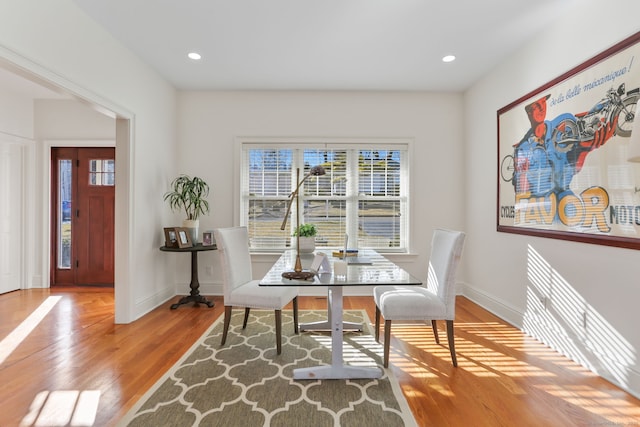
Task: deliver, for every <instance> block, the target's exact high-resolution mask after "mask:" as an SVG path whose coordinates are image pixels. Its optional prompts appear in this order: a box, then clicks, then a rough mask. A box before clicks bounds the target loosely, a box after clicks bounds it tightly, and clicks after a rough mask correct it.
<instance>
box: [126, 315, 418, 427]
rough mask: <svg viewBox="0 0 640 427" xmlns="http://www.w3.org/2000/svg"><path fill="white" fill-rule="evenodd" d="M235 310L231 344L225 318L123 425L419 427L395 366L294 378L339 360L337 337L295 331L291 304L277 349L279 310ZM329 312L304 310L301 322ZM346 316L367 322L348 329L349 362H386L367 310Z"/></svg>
mask: <svg viewBox="0 0 640 427" xmlns="http://www.w3.org/2000/svg"><path fill="white" fill-rule="evenodd" d="M243 314H244V310H242V309H236V310H234V315H233V318H232V320H231V327H230V328H229V335H228V336H227V343H226V344H225V346H224V347H222V348H221V347H220V337H221V334H222V318H223V316H220V318H219V319H218V320H216V322H215V323H214V324H213V325H212V327H211V328H210V329H209V331H207V332H206V333H205V334H204V335H203V336H202V337H201V338H200V339H199V341H198V342H197V343H196V344H194V346H193V347H192V348H191V349H190V350H189V351H188V352H187V353H186V354H185V355H184V356H183V357H182V359H181V360H180V361H178V363H176V365H174V366H173V367H172V368H171V369H170V370H169V372H167V373H166V374H165V375H164V377H163V378H161V379H160V380H159V381H158V382H157V383H156V384H155V385H154V386H153V387H152V388H151V390H149V391H148V392H147V393H146V394H145V395H144V396H143V397H142V398H141V399H140V401H139V402H137V403H136V405H135V406H134V407H133V408H132V409H131V411H129V413H128V414H127V415H126V416H125V417H124V418H123V419H122V420H120V422H119V423H118V426H129V427H135V426H144V427H148V426H180V427H184V426H225V427H229V426H242V427H248V426H250V427H253V426H270V427H276V426H287V427H290V426H313V427H322V426H327V427H336V426H357V427H360V426H366V427H375V426H380V427H392V426H415V425H416V422H415V419H414V418H413V415H412V414H411V411H410V410H409V408H408V405H407V402H406V400H405V398H404V396H403V395H402V392H401V390H400V387H399V385H398V382H397V380H396V379H395V378H394V377H393V376H392V374H391V371H390V370H385V371H384V375H383V377H382V378H380V379H372V380H369V379H363V380H293V379H292V371H293V369H294V368H299V367H306V366H315V365H319V364H327V365H328V364H330V363H331V348H330V347H331V336H330V335H329V333H323V332H301V333H300V335H295V334H294V333H293V318H292V312H291V311H290V310H285V311H283V313H282V322H283V325H282V335H283V336H282V354H281V355H279V356H278V355H277V354H276V349H275V328H274V326H273V319H274V314H273V311H262V310H252V311H251V316H250V318H249V322H248V324H247V328H246V329H245V330H242V317H243ZM326 315H327V313H326V312H322V311H307V310H301V311H300V312H299V316H300V319H299V320H300V322H301V323H307V322H313V321H319V320H324V319H326ZM344 320H345V321H352V322H362V323H364V331H365V332H363V333H359V332H346V331H345V334H344V360H345V362H346V363H348V364H354V365H359V366H381V364H382V362H381V358H382V346H381V345H380V344H378V343H377V342H376V341H375V339H374V338H373V336H372V334H371V330H370V322H369V319H368V317H367V315H366V312H364V311H359V310H347V311H345V313H344Z"/></svg>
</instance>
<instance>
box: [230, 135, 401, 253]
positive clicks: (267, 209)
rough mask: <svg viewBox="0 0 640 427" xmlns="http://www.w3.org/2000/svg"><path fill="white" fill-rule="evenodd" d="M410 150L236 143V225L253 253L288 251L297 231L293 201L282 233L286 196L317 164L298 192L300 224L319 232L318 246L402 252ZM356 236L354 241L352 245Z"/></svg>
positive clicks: (373, 145)
mask: <svg viewBox="0 0 640 427" xmlns="http://www.w3.org/2000/svg"><path fill="white" fill-rule="evenodd" d="M407 157H408V144H407V143H397V142H396V143H387V144H378V143H358V144H354V143H352V142H348V143H343V144H340V143H335V144H327V143H322V144H298V145H295V144H261V143H253V142H243V143H242V172H241V189H242V198H241V209H240V212H241V220H240V222H241V224H242V225H246V226H247V227H248V230H249V237H250V239H251V249H252V250H283V249H286V248H288V247H290V246H291V236H292V234H293V231H294V229H295V227H296V225H297V224H296V205H295V201H294V202H293V205H292V207H291V213H290V217H289V218H288V221H287V225H286V229H285V230H284V231H283V230H281V229H280V228H281V225H282V223H283V220H284V215H285V213H286V211H287V205H288V203H289V197H290V195H291V193H292V191H294V189H295V188H296V186H297V183H298V182H299V181H297V180H296V171H297V169H298V168H299V169H300V171H299V179H300V180H302V179H303V177H304V176H306V174H308V172H309V170H310V169H311V168H312V167H313V166H316V165H321V166H323V167H324V169H325V171H326V175H323V176H317V177H316V176H311V177H309V178H308V179H306V180H305V181H304V183H303V185H302V187H301V188H300V190H299V200H300V223H301V224H305V223H313V224H315V225H316V228H317V229H318V234H317V236H316V247H320V248H321V247H342V246H343V244H344V233H345V232H346V233H348V234H349V236H350V237H349V240H350V242H349V246H350V247H356V245H357V247H358V248H373V249H377V250H380V251H384V252H405V251H407V247H408V239H407V236H408V217H409V216H408V214H407V212H408V202H409V199H408V188H409V185H408V184H409V183H408V176H409V173H408V160H407ZM354 236H357V242H356V241H355V238H354Z"/></svg>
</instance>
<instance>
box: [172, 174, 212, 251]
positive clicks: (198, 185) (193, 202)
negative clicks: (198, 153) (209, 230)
mask: <svg viewBox="0 0 640 427" xmlns="http://www.w3.org/2000/svg"><path fill="white" fill-rule="evenodd" d="M208 195H209V185H208V184H207V183H206V182H205V181H204V180H203V179H202V178H199V177H197V176H194V177H193V178H191V177H190V176H188V175H180V176H179V177H177V178H176V179H174V180H173V181H172V182H171V191H168V192H166V193H165V195H164V200H165V201H167V202H169V207H170V208H171V210H173V211H184V213H185V215H186V216H187V217H186V218H185V219H184V221H183V223H182V226H183V227H185V228H189V229H190V230H191V240H192V242H194V243H195V242H197V241H198V228H199V226H200V221H199V219H198V218H199V217H200V215H202V214H206V213H208V212H209V202H208V201H207V200H206V197H207V196H208Z"/></svg>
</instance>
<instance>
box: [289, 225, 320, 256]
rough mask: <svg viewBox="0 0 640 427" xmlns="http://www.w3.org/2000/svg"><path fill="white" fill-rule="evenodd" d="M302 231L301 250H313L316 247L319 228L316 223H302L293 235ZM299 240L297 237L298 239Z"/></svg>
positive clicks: (295, 235)
mask: <svg viewBox="0 0 640 427" xmlns="http://www.w3.org/2000/svg"><path fill="white" fill-rule="evenodd" d="M298 233H300V247H299V248H298V250H299V251H300V252H313V251H314V250H315V249H316V234H318V229H317V228H316V226H315V225H314V224H300V225H299V226H298V227H296V229H295V230H294V231H293V237H297V236H298ZM296 240H297V239H296Z"/></svg>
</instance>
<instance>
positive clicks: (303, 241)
mask: <svg viewBox="0 0 640 427" xmlns="http://www.w3.org/2000/svg"><path fill="white" fill-rule="evenodd" d="M296 240H297V237H294V238H293V245H294V246H295V244H296ZM298 250H299V251H300V252H301V253H309V252H313V251H315V250H316V238H315V237H300V248H299V249H298Z"/></svg>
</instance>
